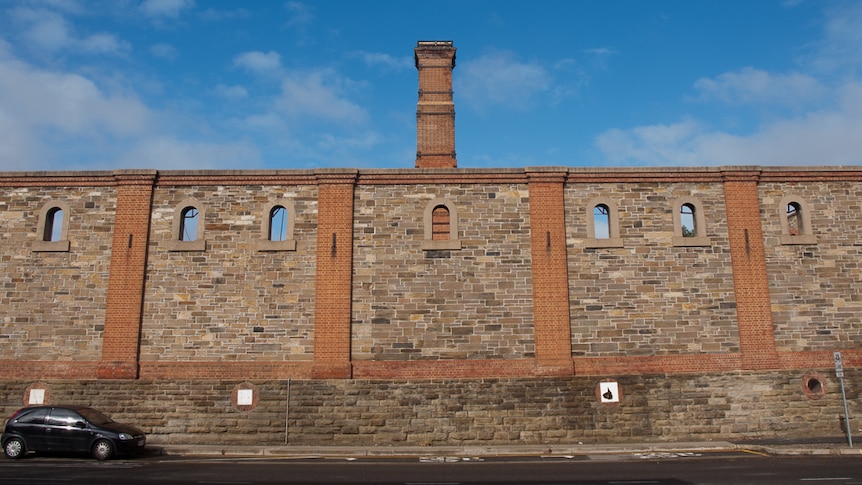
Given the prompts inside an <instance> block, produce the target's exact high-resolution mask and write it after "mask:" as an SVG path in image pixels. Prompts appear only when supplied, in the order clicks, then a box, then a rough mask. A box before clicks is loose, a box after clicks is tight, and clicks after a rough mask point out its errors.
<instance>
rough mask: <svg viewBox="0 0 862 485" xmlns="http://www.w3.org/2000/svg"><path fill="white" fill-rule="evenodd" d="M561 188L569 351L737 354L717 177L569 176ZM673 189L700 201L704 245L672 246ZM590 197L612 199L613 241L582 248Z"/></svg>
mask: <svg viewBox="0 0 862 485" xmlns="http://www.w3.org/2000/svg"><path fill="white" fill-rule="evenodd" d="M565 193H566V232H567V239H568V262H569V290H570V291H569V295H570V296H569V298H570V308H571V321H572V354H573V355H576V356H600V355H603V356H615V355H618V356H623V355H627V356H637V355H672V354H676V355H679V354H692V353H731V352H739V335H738V332H737V327H736V302H735V297H734V284H733V274H732V270H731V267H730V249H729V247H728V242H727V238H728V235H727V222H726V215H725V210H724V193H723V188H722V185H721V184H720V183H713V184H711V183H661V184H660V183H634V182H630V183H601V184H596V183H593V184H577V183H576V184H568V185H567V186H566V192H565ZM679 197H695V198H697V199H698V200H700V201H701V203H702V207H703V210H704V212H705V216H706V221H707V227H706V228H705V229H706V231H705V232H706V235H707V237H708V238H709V240H710V243H709V244H708V245H706V246H703V247H677V246H674V245H673V235H674V222H673V221H674V218H675V217H678V214H674V213H673V212H674V206H673V204H674V200H676V199H677V198H679ZM599 198H604V199H607V200H610V201H613V202H615V204H616V206H617V210H618V213H617V214H616V215H612V217H618V218H619V219H618V222H619V236H620V238H621V239H622V244H621V247H608V248H602V247H599V248H595V247H589V240H588V237H587V236H588V233H587V224H592V222H593V216H592V213H591V212H590V211H591V209H592V207H588V206H589V205H590V202H591V201H593V200H597V199H599Z"/></svg>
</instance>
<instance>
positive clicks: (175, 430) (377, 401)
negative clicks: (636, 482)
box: [0, 369, 862, 446]
mask: <svg viewBox="0 0 862 485" xmlns="http://www.w3.org/2000/svg"><path fill="white" fill-rule="evenodd" d="M812 375H814V376H815V377H816V379H817V383H819V384H820V385H821V388H820V389H817V390H819V391H820V397H819V399H812V398H811V397H809V396H810V395H812V393H811V392H805V388H806V383H807V382H808V381H809V380H810V376H812ZM608 377H609V379H610V380H614V381H616V382H617V383H618V384H619V386H620V390H621V393H622V394H621V395H622V399H621V401H620V402H619V403H618V404H602V403H600V402H599V397H598V396H597V393H596V389H597V387H598V386H599V382H600V381H602V380H605V379H597V378H593V377H566V378H541V379H539V378H536V379H476V380H468V379H458V380H410V381H397V380H396V381H393V380H295V379H294V380H290V381H288V380H283V381H158V382H156V381H145V380H87V381H71V380H68V381H41V382H40V383H39V385H40V386H44V387H47V388H48V394H47V397H48V399H49V401H50V402H52V403H74V404H87V405H92V406H94V407H97V408H99V409H102V410H104V411H105V412H106V413H108V414H109V415H110V416H112V417H113V418H114V419H116V420H117V421H121V422H130V423H134V424H137V425H139V426H140V427H142V428H143V429H144V431H145V432H146V433H147V434H148V435H149V437H150V444H152V445H158V444H171V443H173V444H181V443H184V444H218V445H231V446H236V445H243V444H254V445H284V444H289V445H360V446H374V445H380V446H397V445H418V446H430V445H490V444H496V445H515V444H547V445H553V444H575V443H578V442H581V443H584V444H590V443H614V442H633V441H677V440H693V441H707V440H733V441H739V440H746V439H811V438H834V439H838V440H840V439H844V437H845V436H846V435H845V432H844V428H843V421H842V418H841V417H842V416H843V414H844V408H843V404H842V398H841V387H840V383H839V381H838V379H836V378H835V377H834V372H833V371H832V370H830V369H820V370H817V371H799V372H795V371H794V372H786V371H783V372H758V373H754V372H737V373H723V374H701V375H642V376H622V377H619V378H615V377H613V376H608ZM33 384H36V383H34V382H32V381H2V382H0V405H2V408H1V409H0V410H2V412H3V414H4V418H6V417H8V416H9V415H10V414H11V413H12V412H13V411H14V410H15V409H17V408H18V407H20V406H21V405H22V404H23V399H24V395H25V393H26V390H27V389H28V387H29V386H31V385H33ZM860 384H862V371H859V370H856V369H853V370H851V371H849V372H847V373H846V376H845V389H846V394H847V399H848V402H849V406H850V416H851V430H854V428H856V429H858V428H859V427H860V424H858V423H857V420H856V419H854V418H853V417H854V416H857V415H859V413H860V412H862V406H860V405H859V404H858V397H859V393H858V388H859V385H860ZM240 387H242V388H251V389H253V392H254V396H255V401H256V402H255V405H254V406H250V407H247V408H240V407H237V406H234V402H235V401H234V399H235V397H236V389H237V388H240ZM809 391H811V389H809ZM288 394H289V397H288ZM249 408H250V409H249ZM241 409H243V410H241ZM860 419H862V417H860Z"/></svg>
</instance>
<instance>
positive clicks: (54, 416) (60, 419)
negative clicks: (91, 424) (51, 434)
mask: <svg viewBox="0 0 862 485" xmlns="http://www.w3.org/2000/svg"><path fill="white" fill-rule="evenodd" d="M83 420H84V419H83V418H82V417H81V415H80V414H78V413H76V412H75V411H71V410H69V409H52V410H51V414H50V415H49V416H48V420H47V423H48V424H51V425H54V426H74V425H75V423H77V422H78V421H83Z"/></svg>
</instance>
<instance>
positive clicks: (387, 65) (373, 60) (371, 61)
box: [354, 51, 413, 71]
mask: <svg viewBox="0 0 862 485" xmlns="http://www.w3.org/2000/svg"><path fill="white" fill-rule="evenodd" d="M354 55H356V56H357V57H359V58H360V59H362V61H363V62H364V63H365V64H367V65H369V66H371V67H377V66H380V67H383V68H384V69H392V70H396V71H401V70H405V69H411V68H413V58H412V57H409V56H404V57H393V56H391V55H389V54H383V53H379V52H362V51H360V52H356V53H354Z"/></svg>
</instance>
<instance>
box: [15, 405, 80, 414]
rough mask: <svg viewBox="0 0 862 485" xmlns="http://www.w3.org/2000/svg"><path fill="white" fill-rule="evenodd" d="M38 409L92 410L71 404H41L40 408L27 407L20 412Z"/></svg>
mask: <svg viewBox="0 0 862 485" xmlns="http://www.w3.org/2000/svg"><path fill="white" fill-rule="evenodd" d="M36 409H69V410H72V411H80V410H82V409H90V407H89V406H80V405H70V404H40V405H38V406H27V407H25V408H22V409H21V410H20V411H19V412H22V413H23V412H25V411H33V410H36Z"/></svg>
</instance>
